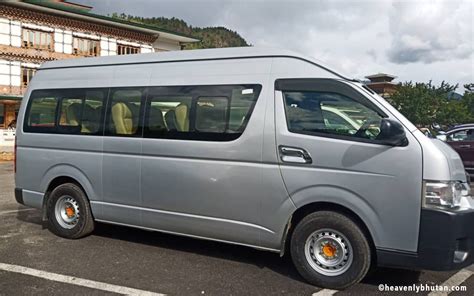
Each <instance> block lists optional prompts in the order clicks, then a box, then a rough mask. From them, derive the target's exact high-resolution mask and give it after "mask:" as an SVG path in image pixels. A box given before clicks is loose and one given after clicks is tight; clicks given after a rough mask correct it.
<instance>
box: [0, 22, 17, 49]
mask: <svg viewBox="0 0 474 296" xmlns="http://www.w3.org/2000/svg"><path fill="white" fill-rule="evenodd" d="M0 44H2V45H10V46H15V47H21V24H20V22H18V21H11V20H9V19H6V18H0Z"/></svg>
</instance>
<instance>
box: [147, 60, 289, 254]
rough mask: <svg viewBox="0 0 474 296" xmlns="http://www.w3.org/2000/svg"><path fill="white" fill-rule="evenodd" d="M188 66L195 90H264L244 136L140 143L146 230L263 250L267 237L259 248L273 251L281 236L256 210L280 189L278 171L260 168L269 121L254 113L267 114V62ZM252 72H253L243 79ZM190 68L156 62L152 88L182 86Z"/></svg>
mask: <svg viewBox="0 0 474 296" xmlns="http://www.w3.org/2000/svg"><path fill="white" fill-rule="evenodd" d="M191 64H192V67H191V69H192V71H191V73H193V74H191V75H194V73H196V75H198V76H196V77H195V79H194V77H193V82H194V83H195V84H196V85H212V84H222V85H226V84H236V83H238V84H246V83H252V84H260V85H262V89H261V92H260V95H259V98H258V99H257V102H256V105H255V107H254V110H253V112H252V115H251V116H250V119H249V121H248V123H247V126H246V128H245V131H244V132H243V134H242V135H241V136H240V137H239V138H238V139H236V140H233V141H223V142H209V141H190V140H170V139H143V157H142V163H141V166H142V168H141V178H142V181H141V182H142V186H141V188H142V198H143V201H142V205H143V207H144V208H145V209H147V210H143V225H144V226H145V227H151V228H158V229H168V230H170V231H173V232H180V233H186V234H191V235H199V236H209V237H215V238H217V239H222V240H226V241H237V240H240V241H241V242H243V243H245V244H251V245H260V244H261V236H267V237H268V236H270V237H273V238H274V239H273V240H271V244H269V245H264V247H269V248H278V247H279V246H278V243H276V242H277V241H278V240H279V238H275V232H281V230H280V229H274V225H273V224H265V223H262V217H265V216H267V214H266V213H265V212H262V211H266V209H263V208H262V207H261V202H262V198H263V197H264V196H269V195H271V194H272V193H274V191H273V186H271V185H274V184H277V186H278V187H279V188H280V189H284V187H283V184H282V180H281V177H280V175H279V173H278V167H277V166H276V165H273V166H271V167H270V168H268V167H266V166H265V169H264V165H263V164H262V153H263V139H262V134H263V132H264V128H265V122H266V121H265V117H264V116H259V114H265V112H266V108H267V104H268V102H267V101H268V98H269V94H271V93H272V92H273V89H272V88H271V87H269V86H268V85H267V83H266V82H267V80H268V75H269V71H270V64H271V59H260V60H244V61H239V62H237V61H221V62H216V61H211V62H192V63H191ZM222 64H224V67H222ZM228 69H232V71H229V70H228ZM249 69H250V73H252V74H251V75H245V76H243V75H244V74H245V73H248V72H247V71H249ZM189 70H190V68H189V67H182V66H180V65H178V66H172V65H170V64H156V65H155V69H154V71H153V74H152V78H151V82H150V84H151V85H157V84H158V81H159V85H165V86H173V85H175V84H177V83H181V84H182V81H181V80H180V79H179V77H182V76H183V75H184V72H185V71H189ZM198 73H205V74H198ZM229 73H231V74H229ZM270 97H271V96H270ZM274 178H277V179H276V180H275V179H274ZM183 180H186V181H185V182H184V181H183ZM224 192H225V194H223V193H224ZM280 194H282V195H281V196H276V198H280V199H285V198H287V195H285V191H284V190H280ZM276 195H278V194H276ZM274 198H275V197H274ZM237 209H239V210H237ZM241 209H245V210H241ZM224 218H225V219H224ZM239 233H240V234H242V233H243V234H244V235H238V234H239Z"/></svg>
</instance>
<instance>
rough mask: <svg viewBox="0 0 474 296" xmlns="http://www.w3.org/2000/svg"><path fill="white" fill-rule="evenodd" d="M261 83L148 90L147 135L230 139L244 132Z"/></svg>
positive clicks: (191, 138) (176, 137) (164, 137)
mask: <svg viewBox="0 0 474 296" xmlns="http://www.w3.org/2000/svg"><path fill="white" fill-rule="evenodd" d="M260 90H261V86H260V85H216V86H169V87H152V88H150V90H149V94H148V100H147V108H146V117H145V127H144V136H145V137H146V138H163V139H183V140H205V141H231V140H233V139H237V138H238V137H239V136H240V135H241V134H242V132H243V131H244V129H245V127H246V125H247V123H248V121H249V119H250V115H251V114H252V111H253V108H254V106H255V103H256V101H257V98H258V95H259V93H260Z"/></svg>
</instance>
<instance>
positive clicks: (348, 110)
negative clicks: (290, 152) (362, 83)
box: [283, 91, 383, 140]
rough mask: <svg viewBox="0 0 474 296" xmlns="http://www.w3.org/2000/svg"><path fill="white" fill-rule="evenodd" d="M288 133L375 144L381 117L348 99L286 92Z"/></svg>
mask: <svg viewBox="0 0 474 296" xmlns="http://www.w3.org/2000/svg"><path fill="white" fill-rule="evenodd" d="M283 96H284V101H285V111H286V119H287V125H288V130H289V131H290V132H294V133H301V134H315V135H322V136H324V135H334V136H343V137H344V136H345V137H353V138H363V139H369V140H375V139H376V137H377V135H378V134H379V133H380V128H379V126H380V121H381V120H382V118H383V117H382V116H381V115H379V114H378V113H377V112H375V111H374V110H372V109H370V108H369V107H367V106H366V105H363V104H361V103H360V102H358V101H356V100H353V99H351V98H349V97H347V96H345V95H342V94H338V93H332V92H317V91H302V92H300V91H285V92H283Z"/></svg>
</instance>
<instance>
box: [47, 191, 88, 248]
mask: <svg viewBox="0 0 474 296" xmlns="http://www.w3.org/2000/svg"><path fill="white" fill-rule="evenodd" d="M66 198H67V199H68V200H69V201H73V203H74V204H75V206H76V207H77V209H78V211H77V216H75V217H77V219H75V221H74V223H70V224H68V225H67V226H64V225H65V224H67V223H66V222H64V221H63V222H61V221H59V220H58V219H61V218H60V217H57V215H56V212H55V209H56V204H57V203H58V201H60V200H65V199H66ZM71 198H72V199H71ZM46 209H47V214H48V229H49V230H50V231H51V232H52V233H54V234H56V235H58V236H61V237H64V238H69V239H77V238H81V237H84V236H87V235H89V234H90V233H91V232H92V231H93V230H94V219H93V217H92V212H91V208H90V205H89V200H88V199H87V196H86V194H85V193H84V192H83V190H82V189H81V188H80V187H79V186H78V185H76V184H73V183H65V184H62V185H59V186H58V187H56V188H54V190H53V191H52V192H51V194H50V196H49V198H48V201H47V206H46ZM75 213H76V211H75Z"/></svg>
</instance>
